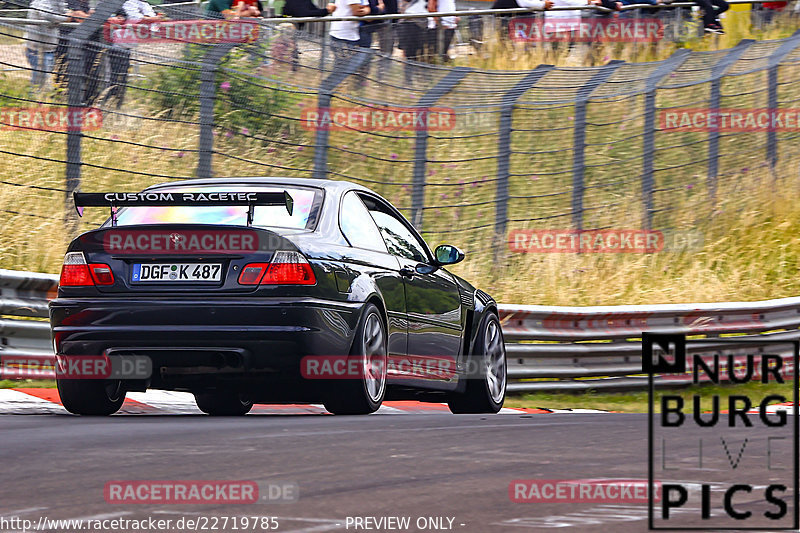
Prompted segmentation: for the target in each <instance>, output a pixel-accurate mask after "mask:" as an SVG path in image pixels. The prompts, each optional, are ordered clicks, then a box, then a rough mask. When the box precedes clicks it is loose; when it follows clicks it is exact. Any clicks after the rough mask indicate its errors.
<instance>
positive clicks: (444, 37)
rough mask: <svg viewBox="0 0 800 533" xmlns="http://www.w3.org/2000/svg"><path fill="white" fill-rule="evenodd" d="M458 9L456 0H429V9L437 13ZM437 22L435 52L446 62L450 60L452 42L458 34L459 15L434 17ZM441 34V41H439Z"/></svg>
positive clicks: (434, 40)
mask: <svg viewBox="0 0 800 533" xmlns="http://www.w3.org/2000/svg"><path fill="white" fill-rule="evenodd" d="M455 10H456V2H455V0H428V11H430V12H431V13H436V12H437V11H439V12H442V13H447V12H448V11H455ZM433 21H434V24H435V29H434V31H436V35H435V37H434V39H433V42H434V43H436V46H435V48H434V54H435V55H436V56H439V57H441V58H442V61H444V62H445V63H446V62H448V61H450V54H449V51H450V44H451V43H452V42H453V36H455V34H456V28H457V27H458V17H439V18H434V19H433ZM439 36H441V42H439Z"/></svg>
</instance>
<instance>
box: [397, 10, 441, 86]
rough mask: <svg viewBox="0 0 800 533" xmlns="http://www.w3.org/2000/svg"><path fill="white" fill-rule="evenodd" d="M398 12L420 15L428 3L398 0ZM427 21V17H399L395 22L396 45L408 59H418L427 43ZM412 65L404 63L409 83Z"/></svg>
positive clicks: (412, 69)
mask: <svg viewBox="0 0 800 533" xmlns="http://www.w3.org/2000/svg"><path fill="white" fill-rule="evenodd" d="M399 6H400V12H401V13H404V14H406V15H422V14H425V13H428V4H427V1H426V0H400V4H399ZM429 23H430V24H433V21H429V20H428V19H427V18H422V17H420V18H411V19H400V22H398V23H397V36H398V45H397V47H398V48H400V50H402V51H403V55H404V56H405V58H406V59H407V60H409V61H420V60H421V59H422V56H423V54H424V52H425V48H426V47H427V45H428V27H429ZM413 72H414V67H413V66H412V65H406V68H405V79H406V83H407V84H411V83H412V81H413V79H412V76H413Z"/></svg>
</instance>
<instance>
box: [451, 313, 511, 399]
mask: <svg viewBox="0 0 800 533" xmlns="http://www.w3.org/2000/svg"><path fill="white" fill-rule="evenodd" d="M472 352H473V353H472V356H471V358H470V360H469V364H468V368H467V377H466V380H467V383H466V387H465V389H464V392H461V393H453V394H451V395H450V398H449V401H448V402H447V403H448V406H449V407H450V411H452V412H453V413H456V414H466V413H497V412H498V411H500V408H501V407H503V402H504V401H505V397H506V345H505V342H504V340H503V331H502V330H501V329H500V320H499V319H498V318H497V315H496V314H495V313H493V312H489V313H487V314H486V315H485V316H484V317H483V320H481V325H480V329H479V330H478V336H477V338H476V339H475V347H474V348H473V351H472Z"/></svg>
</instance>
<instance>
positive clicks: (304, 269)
mask: <svg viewBox="0 0 800 533" xmlns="http://www.w3.org/2000/svg"><path fill="white" fill-rule="evenodd" d="M316 282H317V278H316V277H315V276H314V271H313V270H312V269H311V265H309V264H308V260H307V259H306V258H305V257H304V256H303V254H301V253H300V252H289V251H278V252H275V256H274V257H273V258H272V262H271V263H270V264H269V268H268V269H267V272H266V274H264V277H263V278H261V285H314V284H315V283H316Z"/></svg>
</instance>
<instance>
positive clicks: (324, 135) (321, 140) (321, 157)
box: [314, 48, 375, 179]
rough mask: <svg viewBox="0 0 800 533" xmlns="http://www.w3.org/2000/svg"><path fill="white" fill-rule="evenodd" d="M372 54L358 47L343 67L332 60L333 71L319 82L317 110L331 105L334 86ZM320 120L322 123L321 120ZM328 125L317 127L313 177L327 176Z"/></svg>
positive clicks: (324, 177)
mask: <svg viewBox="0 0 800 533" xmlns="http://www.w3.org/2000/svg"><path fill="white" fill-rule="evenodd" d="M374 54H375V52H373V51H372V50H371V49H369V48H359V49H358V51H357V52H356V53H355V54H354V55H353V57H351V58H350V59H349V60H348V61H347V64H345V66H344V68H342V69H337V67H336V62H334V68H333V73H332V74H331V75H330V76H328V77H327V78H325V79H324V80H322V83H320V84H319V96H318V98H317V109H318V111H322V110H323V109H328V108H330V107H331V99H332V98H333V91H334V90H336V87H338V86H339V84H340V83H342V82H343V81H344V80H345V79H346V78H347V77H348V76H350V75H351V74H353V73H355V72H356V71H357V70H358V69H359V68H361V67H362V66H363V65H364V63H366V62H367V61H369V60H370V59H371V58H372V56H373V55H374ZM320 122H321V123H322V121H320ZM328 126H329V125H328V124H327V123H322V124H321V125H320V127H319V128H318V129H317V135H316V138H315V140H314V177H315V178H319V179H326V178H327V177H328V137H329V136H330V128H328Z"/></svg>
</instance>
